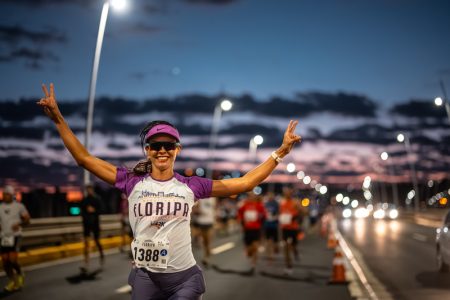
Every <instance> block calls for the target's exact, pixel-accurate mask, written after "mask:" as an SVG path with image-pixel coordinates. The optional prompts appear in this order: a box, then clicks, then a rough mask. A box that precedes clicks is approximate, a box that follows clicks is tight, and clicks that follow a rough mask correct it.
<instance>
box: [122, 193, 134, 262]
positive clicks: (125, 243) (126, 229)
mask: <svg viewBox="0 0 450 300" xmlns="http://www.w3.org/2000/svg"><path fill="white" fill-rule="evenodd" d="M119 209H120V223H121V244H120V252H122V253H123V252H125V250H126V249H127V248H129V246H130V241H132V240H133V232H132V230H131V226H130V217H129V211H128V198H127V195H126V194H125V193H121V194H120V208H119ZM128 252H129V255H130V257H131V256H132V254H131V249H130V250H129V251H128Z"/></svg>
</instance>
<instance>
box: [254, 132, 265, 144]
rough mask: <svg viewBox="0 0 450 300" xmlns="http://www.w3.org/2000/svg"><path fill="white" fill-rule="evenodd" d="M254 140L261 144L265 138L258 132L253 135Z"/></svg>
mask: <svg viewBox="0 0 450 300" xmlns="http://www.w3.org/2000/svg"><path fill="white" fill-rule="evenodd" d="M253 142H254V143H255V144H256V145H261V144H262V143H263V142H264V138H263V137H262V136H260V135H259V134H258V135H255V136H254V137H253Z"/></svg>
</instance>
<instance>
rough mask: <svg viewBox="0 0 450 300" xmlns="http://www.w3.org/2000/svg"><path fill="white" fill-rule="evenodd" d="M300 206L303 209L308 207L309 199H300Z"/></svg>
mask: <svg viewBox="0 0 450 300" xmlns="http://www.w3.org/2000/svg"><path fill="white" fill-rule="evenodd" d="M302 206H303V207H307V206H309V199H308V198H303V199H302Z"/></svg>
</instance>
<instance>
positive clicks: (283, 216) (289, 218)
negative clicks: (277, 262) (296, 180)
mask: <svg viewBox="0 0 450 300" xmlns="http://www.w3.org/2000/svg"><path fill="white" fill-rule="evenodd" d="M292 194H293V190H292V188H288V187H285V188H283V199H282V201H281V203H280V216H279V223H280V227H281V232H282V236H283V241H284V243H285V244H284V258H285V262H286V269H285V270H284V273H285V274H286V275H292V273H293V263H292V255H293V256H294V257H298V253H297V248H296V247H297V234H298V232H299V230H300V224H299V218H300V217H301V215H300V213H301V210H300V203H299V202H298V199H294V198H293V196H292Z"/></svg>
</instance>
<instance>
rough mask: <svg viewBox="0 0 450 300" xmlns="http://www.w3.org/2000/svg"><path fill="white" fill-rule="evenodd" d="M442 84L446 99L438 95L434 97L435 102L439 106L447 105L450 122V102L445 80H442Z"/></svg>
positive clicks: (443, 94)
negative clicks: (449, 101)
mask: <svg viewBox="0 0 450 300" xmlns="http://www.w3.org/2000/svg"><path fill="white" fill-rule="evenodd" d="M440 85H441V90H442V96H443V97H444V99H442V98H441V97H436V98H435V99H434V103H435V104H436V105H437V106H441V105H442V104H443V105H444V106H445V111H446V112H447V118H448V122H449V123H450V104H449V103H448V98H447V91H446V90H445V86H444V82H443V81H442V80H441V81H440Z"/></svg>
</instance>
